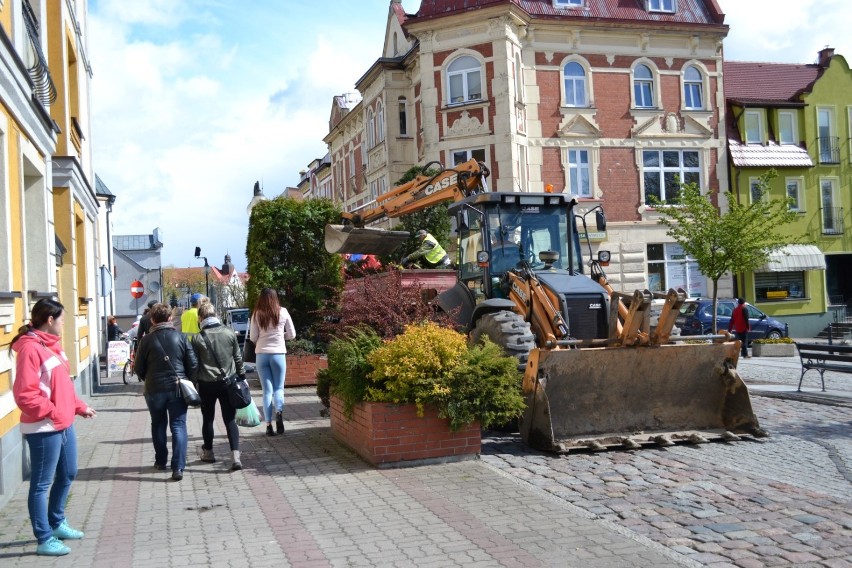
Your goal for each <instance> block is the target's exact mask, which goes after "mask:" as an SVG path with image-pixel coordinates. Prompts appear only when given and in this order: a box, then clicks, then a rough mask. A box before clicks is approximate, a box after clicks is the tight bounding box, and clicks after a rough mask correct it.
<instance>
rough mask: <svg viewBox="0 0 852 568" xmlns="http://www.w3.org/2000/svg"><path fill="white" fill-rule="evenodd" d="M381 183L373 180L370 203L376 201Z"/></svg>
mask: <svg viewBox="0 0 852 568" xmlns="http://www.w3.org/2000/svg"><path fill="white" fill-rule="evenodd" d="M378 186H379V182H378V181H377V180H373V181H371V182H370V201H375V200H376V195H377V193H376V192H377V191H378Z"/></svg>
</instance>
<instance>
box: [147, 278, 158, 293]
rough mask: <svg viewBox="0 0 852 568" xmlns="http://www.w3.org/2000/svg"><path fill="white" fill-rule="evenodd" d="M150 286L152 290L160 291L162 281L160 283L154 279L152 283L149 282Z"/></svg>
mask: <svg viewBox="0 0 852 568" xmlns="http://www.w3.org/2000/svg"><path fill="white" fill-rule="evenodd" d="M148 288H149V289H150V290H151V291H152V292H159V291H160V283H159V282H157V281H156V280H154V281H153V282H151V283H150V284H148Z"/></svg>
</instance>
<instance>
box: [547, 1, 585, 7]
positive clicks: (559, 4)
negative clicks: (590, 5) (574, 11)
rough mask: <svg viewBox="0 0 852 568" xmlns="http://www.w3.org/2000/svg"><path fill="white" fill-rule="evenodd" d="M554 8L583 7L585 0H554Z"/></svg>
mask: <svg viewBox="0 0 852 568" xmlns="http://www.w3.org/2000/svg"><path fill="white" fill-rule="evenodd" d="M553 7H554V8H582V7H583V0H553Z"/></svg>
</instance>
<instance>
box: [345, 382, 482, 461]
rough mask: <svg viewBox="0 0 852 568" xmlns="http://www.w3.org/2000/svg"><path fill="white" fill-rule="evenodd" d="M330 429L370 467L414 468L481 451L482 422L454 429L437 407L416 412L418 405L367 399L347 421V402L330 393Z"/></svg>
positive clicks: (471, 455)
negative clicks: (420, 412)
mask: <svg viewBox="0 0 852 568" xmlns="http://www.w3.org/2000/svg"><path fill="white" fill-rule="evenodd" d="M331 431H332V434H333V435H334V438H335V439H336V440H337V441H338V442H340V443H341V444H343V445H345V446H348V447H349V448H350V449H351V450H352V451H354V452H355V453H356V454H358V455H359V456H361V457H362V458H363V459H364V460H366V461H367V462H369V463H370V464H371V465H374V466H376V467H380V468H386V467H409V466H414V465H424V464H427V463H443V462H449V461H461V460H465V459H472V458H475V457H476V456H477V455H478V454H479V451H480V446H481V435H480V427H479V423H474V424H468V425H467V426H464V427H462V428H461V429H460V430H459V431H458V432H453V431H451V430H450V427H449V426H448V425H447V420H445V419H442V418H438V412H437V410H435V409H433V408H426V410H425V412H424V414H423V417H422V418H421V417H419V416H417V408H416V407H415V406H414V405H413V404H388V403H382V402H362V403H360V404H358V405H356V406H355V408H354V409H353V411H352V419H351V420H347V418H346V415H345V414H344V412H343V403H342V402H341V401H340V399H338V398H337V397H335V396H332V397H331Z"/></svg>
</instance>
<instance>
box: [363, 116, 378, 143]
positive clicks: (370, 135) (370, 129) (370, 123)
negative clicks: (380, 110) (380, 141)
mask: <svg viewBox="0 0 852 568" xmlns="http://www.w3.org/2000/svg"><path fill="white" fill-rule="evenodd" d="M375 132H376V117H375V115H374V114H373V109H371V108H368V109H367V131H366V132H365V133H364V134H365V138H366V139H367V140H366V142H367V148H368V149H369V148H372V147H373V146H375V145H376V138H375V136H376V135H375Z"/></svg>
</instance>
